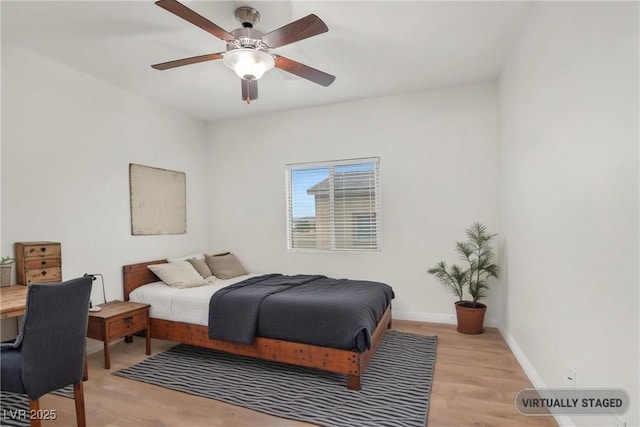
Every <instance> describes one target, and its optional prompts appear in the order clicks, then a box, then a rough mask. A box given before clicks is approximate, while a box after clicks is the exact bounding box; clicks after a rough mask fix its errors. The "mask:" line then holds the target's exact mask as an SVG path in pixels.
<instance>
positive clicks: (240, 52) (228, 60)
mask: <svg viewBox="0 0 640 427" xmlns="http://www.w3.org/2000/svg"><path fill="white" fill-rule="evenodd" d="M222 60H223V62H224V65H226V66H227V67H229V68H231V69H232V70H233V71H234V72H235V73H236V74H237V75H238V77H240V78H241V79H247V80H254V79H255V80H257V79H259V78H260V77H262V75H263V74H264V73H265V72H267V71H269V70H270V69H272V68H273V67H274V65H275V61H274V60H273V57H272V56H271V55H269V54H268V53H266V52H263V51H261V50H256V49H245V48H242V49H234V50H230V51H229V52H227V53H225V54H224V57H223V59H222Z"/></svg>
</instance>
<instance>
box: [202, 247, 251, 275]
mask: <svg viewBox="0 0 640 427" xmlns="http://www.w3.org/2000/svg"><path fill="white" fill-rule="evenodd" d="M204 259H205V260H206V261H207V265H208V266H209V268H210V269H211V272H212V273H213V274H214V276H216V277H217V278H219V279H231V278H232V277H237V276H242V275H245V274H249V272H248V271H247V270H246V269H245V268H244V267H243V266H242V264H240V261H238V258H236V257H235V255H233V254H232V253H225V254H220V255H207V254H205V256H204Z"/></svg>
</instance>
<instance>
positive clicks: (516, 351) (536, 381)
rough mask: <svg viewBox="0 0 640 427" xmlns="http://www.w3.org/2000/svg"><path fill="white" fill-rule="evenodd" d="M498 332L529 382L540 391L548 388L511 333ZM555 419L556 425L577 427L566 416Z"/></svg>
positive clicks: (557, 416) (556, 416) (504, 330)
mask: <svg viewBox="0 0 640 427" xmlns="http://www.w3.org/2000/svg"><path fill="white" fill-rule="evenodd" d="M498 331H500V335H502V338H503V339H504V342H506V343H507V345H508V346H509V349H510V350H511V352H512V353H513V355H514V356H515V357H516V360H517V361H518V363H519V364H520V367H521V368H522V370H523V371H524V373H525V374H526V375H527V377H529V381H531V384H532V385H533V387H534V388H540V389H542V388H547V385H546V383H545V382H544V380H543V379H542V377H541V376H540V374H539V373H538V371H537V370H536V368H535V367H534V366H533V364H532V363H531V362H530V361H529V358H527V356H526V355H525V353H524V351H522V349H521V348H520V346H519V345H518V343H517V342H516V340H515V339H514V338H513V337H512V336H511V334H509V332H508V331H507V330H506V329H505V328H504V327H503V326H499V327H498ZM553 418H555V420H556V423H558V425H559V426H561V427H575V424H573V421H571V418H570V417H568V416H566V415H554V416H553Z"/></svg>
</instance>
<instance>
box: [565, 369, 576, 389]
mask: <svg viewBox="0 0 640 427" xmlns="http://www.w3.org/2000/svg"><path fill="white" fill-rule="evenodd" d="M566 381H567V383H568V384H569V385H570V386H571V387H573V388H576V370H575V369H573V367H572V366H571V365H568V366H567V378H566Z"/></svg>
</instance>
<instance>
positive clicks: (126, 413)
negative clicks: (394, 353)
mask: <svg viewBox="0 0 640 427" xmlns="http://www.w3.org/2000/svg"><path fill="white" fill-rule="evenodd" d="M393 329H397V330H400V331H405V332H412V333H416V334H422V335H437V336H438V356H437V361H436V370H435V374H434V384H433V389H432V391H431V400H430V410H429V417H428V425H429V427H439V426H509V427H511V426H556V423H555V422H554V420H553V418H548V417H524V416H521V415H519V414H518V413H517V411H516V410H515V408H514V405H513V400H514V397H515V395H516V393H517V392H518V390H520V389H522V388H525V387H531V384H530V382H529V381H528V379H527V377H526V375H525V374H524V372H523V371H522V369H521V368H520V366H519V365H518V363H517V361H516V359H515V357H514V356H513V354H512V353H511V352H510V351H509V348H508V347H507V345H506V344H505V342H504V340H503V339H502V336H501V335H500V333H499V332H498V331H497V330H496V329H492V328H487V330H486V331H485V333H483V334H482V335H475V336H473V335H463V334H460V333H458V332H456V330H455V326H453V325H442V324H432V323H422V322H408V321H399V320H394V323H393ZM173 344H174V343H170V342H167V341H159V340H152V351H153V354H155V353H158V352H161V351H164V350H166V349H167V348H169V347H171V346H172V345H173ZM111 350H112V351H111V370H106V369H103V365H102V364H103V353H102V351H100V352H98V353H94V354H92V355H90V356H89V381H87V382H85V383H84V384H85V385H84V390H85V405H86V411H87V424H88V426H90V427H97V426H109V427H129V426H135V427H147V426H149V427H150V426H155V427H163V426H167V427H182V426H189V427H191V426H193V427H197V426H203V427H204V426H207V427H209V426H211V427H223V426H224V427H244V426H246V427H276V426H277V427H293V426H295V427H302V426H310V424H306V423H300V422H296V421H291V420H286V419H282V418H277V417H273V416H270V415H265V414H262V413H259V412H254V411H251V410H248V409H244V408H241V407H238V406H232V405H228V404H225V403H221V402H217V401H215V400H212V399H207V398H202V397H196V396H191V395H189V394H185V393H180V392H174V391H170V390H166V389H163V388H161V387H157V386H153V385H148V384H145V383H142V382H137V381H131V380H126V379H124V378H120V377H117V376H115V375H110V374H111V372H113V371H115V370H118V369H121V368H123V367H126V366H130V365H132V364H134V363H136V362H139V361H140V360H142V359H144V358H145V357H147V356H146V355H145V354H144V338H140V337H135V338H134V342H133V343H132V344H125V343H118V344H115V345H113V346H112V348H111ZM40 408H41V409H56V411H57V420H55V421H48V422H47V421H45V422H43V425H44V426H75V412H74V405H73V401H72V400H71V399H66V398H63V397H60V396H54V395H46V396H43V397H42V398H41V400H40ZM345 427H346V426H345ZM398 427H401V426H398Z"/></svg>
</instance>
